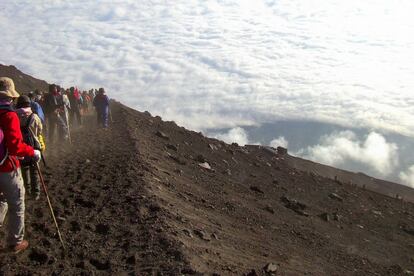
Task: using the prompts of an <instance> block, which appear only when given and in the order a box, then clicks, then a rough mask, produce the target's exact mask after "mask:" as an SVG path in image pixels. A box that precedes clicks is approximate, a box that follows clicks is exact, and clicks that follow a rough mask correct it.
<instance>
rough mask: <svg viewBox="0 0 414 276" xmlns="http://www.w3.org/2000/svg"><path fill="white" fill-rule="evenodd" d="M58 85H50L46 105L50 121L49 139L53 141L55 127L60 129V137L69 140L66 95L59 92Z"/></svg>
mask: <svg viewBox="0 0 414 276" xmlns="http://www.w3.org/2000/svg"><path fill="white" fill-rule="evenodd" d="M58 88H59V87H58V86H56V85H55V84H51V85H49V93H48V94H46V95H45V99H44V105H45V109H44V111H45V113H46V118H47V122H48V129H47V130H48V136H49V141H50V142H53V139H54V135H55V129H56V128H57V129H58V136H59V139H60V140H62V139H64V140H67V139H68V138H69V135H68V125H67V123H68V120H67V117H68V116H67V104H68V102H67V103H65V99H64V97H63V96H62V95H61V94H59V90H60V88H59V90H58Z"/></svg>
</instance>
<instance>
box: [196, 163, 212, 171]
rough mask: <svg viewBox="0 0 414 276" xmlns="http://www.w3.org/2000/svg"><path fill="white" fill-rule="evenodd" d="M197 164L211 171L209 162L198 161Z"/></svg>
mask: <svg viewBox="0 0 414 276" xmlns="http://www.w3.org/2000/svg"><path fill="white" fill-rule="evenodd" d="M198 165H199V166H200V167H202V168H204V169H206V170H210V171H211V166H210V164H209V163H207V162H204V163H199V164H198Z"/></svg>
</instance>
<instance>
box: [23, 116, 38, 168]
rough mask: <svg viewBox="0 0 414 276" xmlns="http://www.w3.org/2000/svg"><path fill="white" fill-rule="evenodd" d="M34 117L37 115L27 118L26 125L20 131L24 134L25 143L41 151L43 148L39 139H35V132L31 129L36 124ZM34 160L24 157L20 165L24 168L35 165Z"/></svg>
mask: <svg viewBox="0 0 414 276" xmlns="http://www.w3.org/2000/svg"><path fill="white" fill-rule="evenodd" d="M34 115H35V113H32V114H30V116H29V118H27V122H26V125H24V126H20V130H21V132H22V136H23V142H24V143H25V144H27V145H29V146H31V147H33V148H34V149H37V150H40V149H41V146H40V143H39V141H38V140H37V138H36V137H35V135H34V133H33V131H32V130H31V129H30V125H31V124H32V123H33V122H34ZM33 164H34V162H33V158H31V157H28V156H26V157H24V158H23V159H22V160H20V165H21V166H22V167H25V166H30V165H33Z"/></svg>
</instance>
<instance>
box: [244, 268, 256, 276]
mask: <svg viewBox="0 0 414 276" xmlns="http://www.w3.org/2000/svg"><path fill="white" fill-rule="evenodd" d="M246 276H259V274H257V272H256V270H254V269H252V270H250V272H249V273H247V274H246Z"/></svg>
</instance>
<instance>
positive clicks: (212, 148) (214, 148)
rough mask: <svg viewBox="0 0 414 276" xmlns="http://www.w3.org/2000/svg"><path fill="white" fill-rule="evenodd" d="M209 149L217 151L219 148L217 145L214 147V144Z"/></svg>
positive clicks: (209, 145)
mask: <svg viewBox="0 0 414 276" xmlns="http://www.w3.org/2000/svg"><path fill="white" fill-rule="evenodd" d="M208 147H209V148H210V149H211V150H217V146H216V145H214V144H208Z"/></svg>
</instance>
